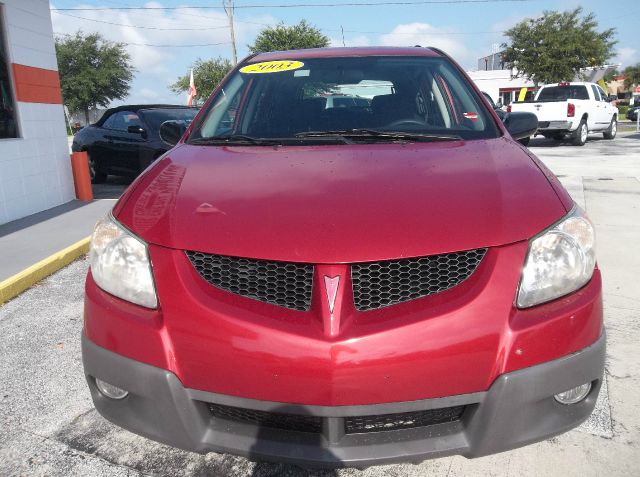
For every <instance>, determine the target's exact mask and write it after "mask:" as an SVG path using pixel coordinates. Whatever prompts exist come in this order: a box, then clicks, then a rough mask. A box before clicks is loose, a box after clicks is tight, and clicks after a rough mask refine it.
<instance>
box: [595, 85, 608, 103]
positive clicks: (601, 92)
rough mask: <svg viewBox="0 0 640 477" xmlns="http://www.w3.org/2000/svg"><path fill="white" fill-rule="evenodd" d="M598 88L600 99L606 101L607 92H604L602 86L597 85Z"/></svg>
mask: <svg viewBox="0 0 640 477" xmlns="http://www.w3.org/2000/svg"><path fill="white" fill-rule="evenodd" d="M597 88H598V91H599V92H600V101H606V100H607V94H606V93H605V92H604V90H603V89H602V88H601V87H600V86H597Z"/></svg>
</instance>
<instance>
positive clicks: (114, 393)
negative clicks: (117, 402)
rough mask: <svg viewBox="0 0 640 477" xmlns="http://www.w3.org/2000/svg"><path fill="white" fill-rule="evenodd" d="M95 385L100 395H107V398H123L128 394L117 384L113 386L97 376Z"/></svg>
mask: <svg viewBox="0 0 640 477" xmlns="http://www.w3.org/2000/svg"><path fill="white" fill-rule="evenodd" d="M96 387H97V388H98V391H100V392H101V393H102V395H104V396H106V397H108V398H109V399H124V398H126V397H127V396H128V395H129V392H128V391H125V390H124V389H121V388H119V387H118V386H114V385H113V384H109V383H107V382H105V381H103V380H101V379H98V378H96Z"/></svg>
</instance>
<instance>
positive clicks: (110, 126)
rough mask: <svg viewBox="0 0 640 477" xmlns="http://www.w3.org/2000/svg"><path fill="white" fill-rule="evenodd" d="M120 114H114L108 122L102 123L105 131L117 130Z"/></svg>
mask: <svg viewBox="0 0 640 477" xmlns="http://www.w3.org/2000/svg"><path fill="white" fill-rule="evenodd" d="M118 114H119V113H116V114H112V115H111V116H109V117H108V118H107V120H106V121H105V122H104V123H102V127H103V128H105V129H116V127H115V126H116V118H117V116H118Z"/></svg>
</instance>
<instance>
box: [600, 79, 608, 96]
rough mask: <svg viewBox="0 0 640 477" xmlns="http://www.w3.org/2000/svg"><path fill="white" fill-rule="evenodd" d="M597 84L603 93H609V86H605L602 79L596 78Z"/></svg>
mask: <svg viewBox="0 0 640 477" xmlns="http://www.w3.org/2000/svg"><path fill="white" fill-rule="evenodd" d="M598 84H599V85H600V87H601V88H602V89H603V90H604V92H605V93H607V94H608V93H609V88H607V83H605V82H604V79H600V80H598Z"/></svg>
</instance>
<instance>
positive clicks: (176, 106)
mask: <svg viewBox="0 0 640 477" xmlns="http://www.w3.org/2000/svg"><path fill="white" fill-rule="evenodd" d="M167 108H169V109H194V107H193V106H184V105H182V104H124V105H122V106H117V107H115V108H109V109H107V110H106V111H105V114H106V113H109V115H111V114H113V113H116V112H118V111H134V112H135V111H140V110H141V109H167Z"/></svg>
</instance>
